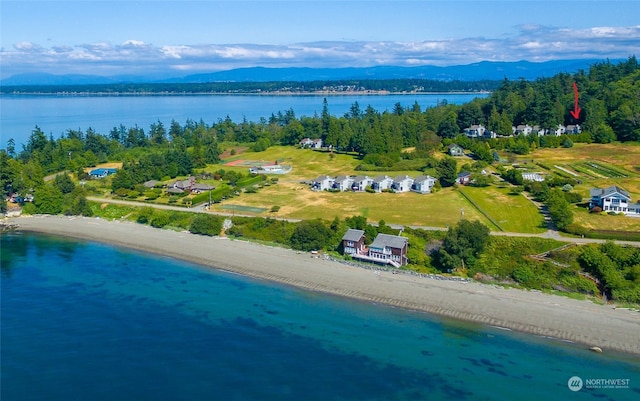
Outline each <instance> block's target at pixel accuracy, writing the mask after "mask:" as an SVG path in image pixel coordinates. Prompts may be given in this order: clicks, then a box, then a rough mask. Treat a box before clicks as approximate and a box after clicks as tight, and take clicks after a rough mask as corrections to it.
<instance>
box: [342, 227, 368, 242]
mask: <svg viewBox="0 0 640 401" xmlns="http://www.w3.org/2000/svg"><path fill="white" fill-rule="evenodd" d="M362 236H364V230H356V229H355V228H350V229H348V230H347V232H346V233H344V235H343V236H342V240H343V241H354V242H358V241H360V239H361V238H362Z"/></svg>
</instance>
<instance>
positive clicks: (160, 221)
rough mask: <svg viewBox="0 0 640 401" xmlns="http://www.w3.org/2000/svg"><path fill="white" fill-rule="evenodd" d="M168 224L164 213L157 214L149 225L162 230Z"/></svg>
mask: <svg viewBox="0 0 640 401" xmlns="http://www.w3.org/2000/svg"><path fill="white" fill-rule="evenodd" d="M167 224H169V215H168V214H166V213H158V214H156V215H155V217H154V218H153V220H151V225H152V226H153V227H155V228H162V227H164V226H166V225H167Z"/></svg>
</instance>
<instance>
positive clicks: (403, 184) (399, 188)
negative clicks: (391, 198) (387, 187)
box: [391, 175, 413, 192]
mask: <svg viewBox="0 0 640 401" xmlns="http://www.w3.org/2000/svg"><path fill="white" fill-rule="evenodd" d="M411 185H413V178H411V177H409V176H408V175H399V176H397V177H396V178H394V179H393V184H391V189H393V190H394V191H396V192H409V191H411Z"/></svg>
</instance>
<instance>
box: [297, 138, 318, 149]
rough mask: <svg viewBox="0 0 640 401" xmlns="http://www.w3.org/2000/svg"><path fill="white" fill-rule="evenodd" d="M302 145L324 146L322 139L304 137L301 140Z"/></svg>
mask: <svg viewBox="0 0 640 401" xmlns="http://www.w3.org/2000/svg"><path fill="white" fill-rule="evenodd" d="M300 146H301V147H303V148H311V149H320V148H321V147H322V139H320V138H317V139H311V138H304V139H303V140H301V141H300Z"/></svg>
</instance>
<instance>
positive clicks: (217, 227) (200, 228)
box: [189, 213, 222, 236]
mask: <svg viewBox="0 0 640 401" xmlns="http://www.w3.org/2000/svg"><path fill="white" fill-rule="evenodd" d="M221 230H222V220H221V219H220V218H219V217H218V216H213V215H209V214H202V213H200V214H198V215H197V216H196V217H194V218H193V220H192V221H191V225H190V226H189V231H191V232H192V233H194V234H201V235H209V236H214V235H219V234H220V231H221Z"/></svg>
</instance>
